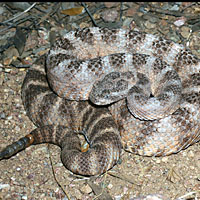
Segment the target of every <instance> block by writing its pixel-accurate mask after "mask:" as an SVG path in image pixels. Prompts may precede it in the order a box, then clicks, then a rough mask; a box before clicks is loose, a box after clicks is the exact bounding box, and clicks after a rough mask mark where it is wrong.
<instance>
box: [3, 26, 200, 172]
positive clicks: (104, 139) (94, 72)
mask: <svg viewBox="0 0 200 200" xmlns="http://www.w3.org/2000/svg"><path fill="white" fill-rule="evenodd" d="M45 61H46V63H45ZM44 66H46V69H47V79H48V82H47V79H46V73H45V71H44ZM199 70H200V60H199V59H198V58H197V57H196V56H195V55H193V54H192V53H191V51H190V50H188V49H185V48H184V46H182V45H180V44H176V43H174V42H172V41H170V40H166V39H164V38H162V37H156V36H154V35H151V34H146V33H141V32H137V31H133V30H124V29H115V30H109V29H106V28H85V29H80V30H77V31H71V32H69V33H67V34H66V35H65V36H64V37H62V38H59V39H58V40H57V41H56V42H55V44H54V45H53V46H52V48H51V50H50V51H49V53H48V55H47V58H46V57H44V56H43V57H42V58H40V59H39V60H38V61H37V63H35V64H34V66H33V67H32V68H31V69H30V70H29V71H28V72H27V75H26V77H25V80H24V83H23V86H22V100H23V104H24V107H25V110H26V112H27V115H28V116H29V118H30V119H31V120H32V121H33V123H34V124H35V125H36V126H37V127H38V128H37V129H35V130H33V131H32V132H31V133H30V134H29V135H27V136H25V137H23V138H22V139H20V140H19V141H17V142H16V143H14V144H12V145H10V146H8V147H7V148H5V149H4V150H3V151H2V152H1V153H0V159H3V158H6V157H10V156H12V155H13V154H15V153H17V152H18V151H19V150H21V149H24V148H26V147H27V146H29V145H31V144H38V143H43V142H51V143H54V144H57V145H59V146H60V147H61V148H62V153H61V159H62V161H63V164H64V165H65V166H66V167H67V168H68V169H70V170H71V171H72V172H74V173H77V174H82V175H96V174H101V173H103V172H105V171H106V170H108V169H110V168H111V167H113V166H114V165H115V164H116V162H117V160H118V159H119V156H120V153H121V148H122V146H123V148H124V149H125V150H127V151H130V152H132V153H136V154H139V155H144V156H165V155H170V154H172V153H176V152H178V151H180V150H182V149H185V148H187V147H188V146H189V145H192V144H194V143H196V142H197V141H199V139H200V132H199V126H200V125H199V124H200V123H199V119H200V109H199V105H200V93H199V92H200V91H199V90H200V74H199ZM50 88H51V89H50ZM52 89H53V91H54V92H53V91H52ZM55 93H56V94H55ZM88 99H89V101H88ZM78 134H83V135H84V136H85V139H86V141H87V142H88V144H89V149H88V150H87V149H86V150H82V151H81V144H80V140H79V137H78Z"/></svg>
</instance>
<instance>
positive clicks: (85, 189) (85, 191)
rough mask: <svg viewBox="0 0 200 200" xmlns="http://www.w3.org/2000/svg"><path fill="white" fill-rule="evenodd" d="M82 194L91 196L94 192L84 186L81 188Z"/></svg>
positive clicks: (87, 186)
mask: <svg viewBox="0 0 200 200" xmlns="http://www.w3.org/2000/svg"><path fill="white" fill-rule="evenodd" d="M80 190H81V192H83V193H86V194H89V193H91V192H92V189H91V187H90V186H89V185H84V186H83V187H81V189H80Z"/></svg>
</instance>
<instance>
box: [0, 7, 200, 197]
mask: <svg viewBox="0 0 200 200" xmlns="http://www.w3.org/2000/svg"><path fill="white" fill-rule="evenodd" d="M199 8H200V6H199V5H198V6H195V7H191V13H193V12H195V10H198V9H199ZM131 12H133V14H134V12H135V10H134V9H132V11H129V15H130V13H131ZM188 13H190V12H188ZM173 19H174V18H173ZM159 20H160V19H159ZM172 21H173V20H172ZM174 21H175V19H174ZM151 23H152V24H154V23H160V26H161V24H162V25H163V26H164V27H165V28H163V31H164V32H166V36H167V37H169V38H172V37H174V38H175V39H176V36H177V35H176V34H175V33H176V31H177V30H179V28H177V27H176V26H175V25H173V26H172V25H171V24H172V23H167V24H166V22H163V21H162V20H160V21H159V22H158V21H156V20H155V22H153V21H151ZM132 25H133V23H132ZM146 25H148V24H146ZM149 26H150V27H152V25H151V24H150V25H149ZM160 26H156V28H155V26H153V27H154V28H153V30H149V31H148V32H149V33H153V32H155V31H156V30H157V31H158V33H159V30H160V28H159V27H160ZM166 26H167V27H168V29H167V28H166ZM170 26H172V28H171V31H172V33H171V34H170V35H168V33H169V30H170ZM154 29H155V30H154ZM167 30H168V31H167ZM181 30H183V31H184V30H185V31H187V29H181ZM181 30H180V31H181ZM146 32H147V31H146ZM184 33H185V32H184ZM185 34H186V33H185ZM185 34H183V35H185ZM197 37H200V32H199V30H198V31H197V32H194V33H192V36H191V40H190V46H189V47H190V48H191V49H192V50H193V51H194V53H195V54H196V55H198V56H199V53H200V51H199V49H200V48H199V46H198V45H199V44H198V43H199V40H197V43H196V42H195V41H196V39H195V38H197ZM184 42H185V44H186V43H187V42H188V40H186V41H185V40H184ZM29 45H30V44H29ZM4 61H5V60H4ZM25 73H26V69H25V68H22V69H19V68H13V67H12V66H10V65H8V66H5V62H3V61H2V64H1V66H0V105H1V106H0V149H3V148H4V147H5V146H6V145H8V144H11V143H12V142H14V141H16V140H17V139H19V138H20V137H22V136H24V135H26V134H28V133H29V132H30V131H31V130H33V129H34V128H35V126H34V125H33V124H32V122H31V121H30V120H29V118H28V117H27V116H26V113H25V111H24V108H23V105H22V101H21V85H22V82H23V79H24V76H25ZM95 187H97V190H96V191H97V192H98V191H100V192H103V194H104V195H101V196H98V195H97V194H95V193H94V191H95ZM148 194H152V195H153V194H160V195H161V197H160V199H178V198H179V199H181V198H180V197H182V196H185V197H184V198H182V199H195V200H196V199H200V143H196V144H195V145H193V146H191V147H189V148H187V149H186V150H183V151H181V152H179V153H177V154H174V155H170V156H167V157H156V158H155V157H142V156H138V155H134V154H131V153H128V152H123V154H122V156H121V159H120V161H119V163H118V164H117V165H116V166H115V167H114V168H113V169H111V170H110V171H108V172H107V173H106V174H103V175H101V176H99V177H95V178H94V177H93V178H86V177H80V176H75V175H73V174H72V173H71V172H69V171H68V170H67V169H66V168H65V167H64V166H63V165H62V162H61V160H60V148H59V147H57V146H55V145H50V144H41V145H37V146H31V147H29V148H27V149H26V150H24V151H21V152H19V153H18V154H17V155H15V156H13V157H12V158H10V159H7V160H2V161H0V199H2V200H13V199H14V200H21V199H23V200H26V199H28V200H36V199H45V200H50V199H53V200H54V199H55V200H56V199H62V200H67V199H71V200H72V199H74V200H76V199H81V200H84V199H85V200H86V199H109V198H110V197H111V198H112V199H114V200H122V199H124V200H125V199H133V198H134V197H137V196H140V195H141V196H142V195H148ZM106 195H107V196H106ZM152 199H156V196H154V197H152ZM157 199H159V198H157Z"/></svg>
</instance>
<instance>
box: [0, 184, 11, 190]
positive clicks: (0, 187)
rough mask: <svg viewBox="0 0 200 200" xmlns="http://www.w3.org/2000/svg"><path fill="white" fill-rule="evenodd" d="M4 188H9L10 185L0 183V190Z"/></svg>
mask: <svg viewBox="0 0 200 200" xmlns="http://www.w3.org/2000/svg"><path fill="white" fill-rule="evenodd" d="M4 188H10V185H9V184H1V183H0V190H2V189H4Z"/></svg>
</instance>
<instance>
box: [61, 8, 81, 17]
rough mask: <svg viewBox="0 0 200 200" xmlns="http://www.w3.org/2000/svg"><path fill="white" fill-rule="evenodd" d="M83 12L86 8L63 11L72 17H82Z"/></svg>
mask: <svg viewBox="0 0 200 200" xmlns="http://www.w3.org/2000/svg"><path fill="white" fill-rule="evenodd" d="M83 12H84V7H77V8H70V9H66V10H62V11H61V13H62V14H64V15H70V16H74V15H80V14H82V13H83Z"/></svg>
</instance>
